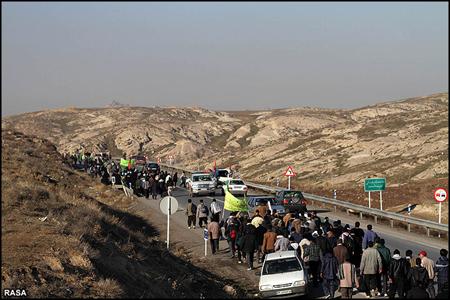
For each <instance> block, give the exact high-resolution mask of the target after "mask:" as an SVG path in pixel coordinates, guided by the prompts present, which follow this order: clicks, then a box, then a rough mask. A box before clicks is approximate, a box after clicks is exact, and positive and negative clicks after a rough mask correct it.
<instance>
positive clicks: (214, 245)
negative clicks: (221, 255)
mask: <svg viewBox="0 0 450 300" xmlns="http://www.w3.org/2000/svg"><path fill="white" fill-rule="evenodd" d="M210 220H211V222H209V224H208V233H209V239H210V242H211V252H212V254H213V255H214V254H216V251H218V250H219V237H220V235H219V230H220V227H219V222H217V220H216V219H215V218H214V217H211V219H210Z"/></svg>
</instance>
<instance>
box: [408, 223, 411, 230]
mask: <svg viewBox="0 0 450 300" xmlns="http://www.w3.org/2000/svg"><path fill="white" fill-rule="evenodd" d="M408 232H411V224H410V223H408Z"/></svg>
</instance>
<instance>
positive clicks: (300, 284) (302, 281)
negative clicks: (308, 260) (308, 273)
mask: <svg viewBox="0 0 450 300" xmlns="http://www.w3.org/2000/svg"><path fill="white" fill-rule="evenodd" d="M305 284H306V282H305V281H304V280H298V281H294V283H293V284H292V286H304V285H305Z"/></svg>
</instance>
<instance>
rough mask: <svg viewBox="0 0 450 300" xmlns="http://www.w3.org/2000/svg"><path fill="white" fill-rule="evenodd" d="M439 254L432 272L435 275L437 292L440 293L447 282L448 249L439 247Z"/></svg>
mask: <svg viewBox="0 0 450 300" xmlns="http://www.w3.org/2000/svg"><path fill="white" fill-rule="evenodd" d="M439 254H440V255H441V256H440V257H439V258H438V259H437V261H436V265H435V266H434V273H435V274H436V275H437V283H438V293H440V292H441V291H442V290H443V288H444V284H445V283H446V282H447V283H448V257H447V255H448V251H447V250H446V249H441V251H440V252H439Z"/></svg>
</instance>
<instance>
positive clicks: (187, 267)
mask: <svg viewBox="0 0 450 300" xmlns="http://www.w3.org/2000/svg"><path fill="white" fill-rule="evenodd" d="M135 201H136V200H132V199H129V198H125V197H123V196H122V194H121V193H118V192H116V191H113V190H111V189H109V188H106V187H104V186H103V185H101V184H97V183H95V181H93V180H92V179H91V178H89V177H88V176H87V175H85V174H81V173H78V172H76V171H74V170H72V169H71V168H69V167H68V166H66V165H65V164H64V163H63V161H62V158H61V156H60V155H59V154H58V153H57V151H56V147H55V146H54V145H52V144H51V143H50V142H48V141H47V140H43V139H40V138H36V137H31V136H26V135H23V134H21V133H19V132H15V131H7V130H3V131H2V287H3V288H18V287H26V288H27V292H28V296H31V297H34V298H35V297H75V298H80V297H83V298H84V297H95V298H98V297H127V298H140V297H145V298H180V297H186V298H199V297H200V296H201V295H203V296H204V297H208V298H211V297H213V298H214V297H215V298H224V297H230V295H229V294H227V293H226V292H225V291H224V285H225V283H226V281H224V280H222V279H221V278H219V277H217V276H215V275H213V274H211V273H209V272H207V271H204V270H202V269H199V268H197V267H195V266H194V265H192V264H190V263H189V262H188V261H186V260H184V259H183V258H182V257H178V256H175V255H173V254H171V253H170V252H168V251H167V250H166V249H165V245H164V244H163V243H161V242H159V241H158V234H159V233H158V231H157V230H156V229H155V228H154V227H153V226H152V225H151V224H150V223H148V222H147V221H146V220H145V219H143V218H142V217H139V216H137V215H134V214H132V213H130V212H129V208H130V207H131V206H133V205H135ZM237 291H238V293H237V294H236V295H235V296H243V294H242V293H241V292H240V290H239V289H237Z"/></svg>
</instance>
